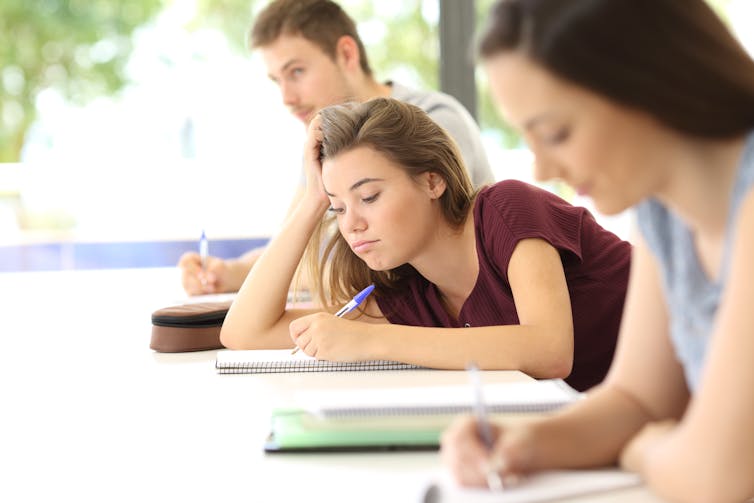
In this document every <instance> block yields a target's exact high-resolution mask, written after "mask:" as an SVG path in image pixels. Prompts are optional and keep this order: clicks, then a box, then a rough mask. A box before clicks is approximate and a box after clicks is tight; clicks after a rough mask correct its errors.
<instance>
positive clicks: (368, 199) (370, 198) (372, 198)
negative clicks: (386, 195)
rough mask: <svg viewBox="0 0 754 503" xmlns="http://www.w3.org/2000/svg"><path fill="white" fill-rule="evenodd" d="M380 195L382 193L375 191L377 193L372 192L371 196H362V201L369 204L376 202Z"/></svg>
mask: <svg viewBox="0 0 754 503" xmlns="http://www.w3.org/2000/svg"><path fill="white" fill-rule="evenodd" d="M378 197H380V193H379V192H375V193H374V194H372V195H371V196H367V197H362V198H361V201H362V202H364V203H367V204H369V203H373V202H375V201H376V200H377V198H378Z"/></svg>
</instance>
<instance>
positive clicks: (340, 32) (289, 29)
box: [249, 0, 372, 75]
mask: <svg viewBox="0 0 754 503" xmlns="http://www.w3.org/2000/svg"><path fill="white" fill-rule="evenodd" d="M281 35H293V36H301V37H303V38H305V39H307V40H309V41H310V42H313V43H314V44H315V45H317V46H318V47H319V48H320V49H322V50H323V51H324V52H325V54H327V55H328V56H330V58H332V59H335V48H336V47H337V45H338V40H340V38H341V37H343V36H349V37H351V38H352V39H354V41H356V45H357V46H358V48H359V61H360V64H361V69H362V70H363V71H364V73H365V74H367V75H372V69H371V68H370V67H369V61H368V59H367V53H366V50H365V49H364V44H363V43H362V42H361V38H360V37H359V33H358V32H357V31H356V23H354V21H353V19H351V18H350V17H349V16H348V14H346V13H345V11H344V10H343V9H342V8H341V7H340V5H338V4H336V3H335V2H332V1H330V0H273V1H272V2H270V4H269V5H268V6H267V7H265V8H264V10H262V12H260V13H259V15H258V16H257V17H256V19H255V20H254V25H253V26H252V28H251V33H250V34H249V46H250V47H251V48H252V49H256V48H258V47H264V46H266V45H270V44H271V43H273V42H275V41H276V40H277V39H278V38H279V37H280V36H281Z"/></svg>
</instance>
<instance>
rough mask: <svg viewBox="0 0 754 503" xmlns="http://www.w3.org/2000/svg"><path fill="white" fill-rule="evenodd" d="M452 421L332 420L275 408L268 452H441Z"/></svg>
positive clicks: (406, 418)
mask: <svg viewBox="0 0 754 503" xmlns="http://www.w3.org/2000/svg"><path fill="white" fill-rule="evenodd" d="M452 420H453V416H452V415H438V416H431V417H428V416H423V417H414V416H403V417H393V416H385V417H346V418H342V417H338V418H329V417H323V416H319V415H317V414H314V413H312V412H309V411H306V410H303V409H275V410H273V412H272V425H271V426H272V427H271V432H270V435H269V437H268V438H267V442H266V443H265V448H264V450H265V451H266V452H321V451H374V450H437V449H438V447H439V445H440V434H441V433H442V431H443V430H444V429H445V427H447V426H448V425H449V424H450V422H451V421H452Z"/></svg>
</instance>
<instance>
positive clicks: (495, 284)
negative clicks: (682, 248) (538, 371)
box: [377, 180, 630, 389]
mask: <svg viewBox="0 0 754 503" xmlns="http://www.w3.org/2000/svg"><path fill="white" fill-rule="evenodd" d="M473 215H474V226H475V231H476V240H477V255H478V257H479V276H478V277H477V283H476V285H475V287H474V289H473V290H472V292H471V295H470V296H469V298H468V299H467V300H466V302H465V303H464V305H463V307H462V308H461V311H460V313H459V319H457V320H456V319H453V318H452V317H451V316H450V315H449V314H448V313H447V311H446V310H445V309H444V307H443V304H442V302H441V300H440V294H439V291H438V290H437V288H436V287H435V285H433V284H431V283H429V282H428V281H427V280H425V279H424V278H423V277H421V276H419V275H418V274H417V275H416V276H415V277H414V278H412V280H411V281H410V282H409V284H408V286H407V288H406V289H405V290H404V291H403V292H401V293H400V294H398V295H395V296H391V297H390V298H380V297H377V302H378V304H379V306H380V309H381V310H382V312H383V313H384V314H385V316H386V317H387V318H388V320H389V321H390V322H391V323H394V324H403V325H412V326H433V327H464V326H471V327H474V326H493V325H514V324H518V323H519V319H518V314H517V312H516V306H515V302H514V300H513V293H512V291H511V287H510V283H509V281H508V265H509V263H510V259H511V256H512V255H513V252H514V250H515V249H516V246H517V244H518V243H519V242H520V241H521V240H523V239H529V238H538V239H543V240H545V241H547V242H548V243H550V244H551V245H552V246H553V247H554V248H555V249H556V250H558V252H559V254H560V257H561V261H562V263H563V269H564V272H565V276H566V281H567V283H568V289H569V294H570V298H571V309H572V313H573V323H574V343H575V347H574V366H573V371H572V373H571V375H570V376H569V377H568V378H567V379H566V381H567V382H569V384H571V386H573V387H575V388H577V389H587V388H589V387H591V386H593V385H595V384H597V383H599V382H600V381H601V380H602V378H603V377H604V375H605V374H606V372H607V369H608V368H609V366H610V362H611V361H612V356H613V352H614V350H615V341H616V339H617V334H618V327H619V325H620V317H621V313H622V309H623V301H624V298H625V291H626V286H627V283H628V270H629V262H630V245H629V244H628V243H627V242H625V241H622V240H621V239H619V238H618V237H617V236H615V235H614V234H613V233H611V232H609V231H607V230H605V229H603V228H602V227H601V226H599V224H598V223H597V222H596V221H595V220H594V218H593V217H592V215H591V214H590V213H589V212H588V211H587V210H586V209H584V208H581V207H575V206H572V205H571V204H569V203H568V202H566V201H564V200H563V199H561V198H559V197H557V196H556V195H554V194H551V193H549V192H547V191H545V190H543V189H540V188H537V187H535V186H533V185H529V184H526V183H523V182H519V181H515V180H506V181H503V182H499V183H497V184H494V185H491V186H489V187H486V188H485V189H483V190H482V191H480V193H479V194H478V196H477V199H476V202H475V206H474V210H473Z"/></svg>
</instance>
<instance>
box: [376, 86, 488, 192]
mask: <svg viewBox="0 0 754 503" xmlns="http://www.w3.org/2000/svg"><path fill="white" fill-rule="evenodd" d="M387 85H389V86H391V88H392V94H391V97H392V98H395V99H397V100H400V101H403V102H405V103H410V104H412V105H416V106H417V107H419V108H421V109H422V110H424V111H425V112H427V115H429V116H430V117H431V118H432V120H434V121H435V122H436V123H437V124H439V125H440V126H442V127H443V128H444V129H445V130H446V131H447V132H448V134H449V135H450V137H451V138H453V140H455V142H456V144H457V145H458V148H459V150H460V151H461V155H462V156H463V160H464V163H465V164H466V169H467V170H468V171H469V176H470V178H471V183H472V184H473V185H474V187H475V188H478V187H480V186H482V185H485V184H488V183H493V182H494V181H495V179H494V177H493V176H492V170H491V169H490V162H489V161H488V160H487V153H486V152H485V150H484V146H483V145H482V138H481V135H480V132H479V126H477V124H476V122H474V119H473V118H472V117H471V114H469V112H468V111H467V110H466V108H464V106H463V105H461V103H460V102H459V101H458V100H457V99H455V98H454V97H452V96H450V95H448V94H445V93H441V92H437V91H417V90H414V89H409V88H407V87H405V86H402V85H400V84H398V83H396V82H387Z"/></svg>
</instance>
